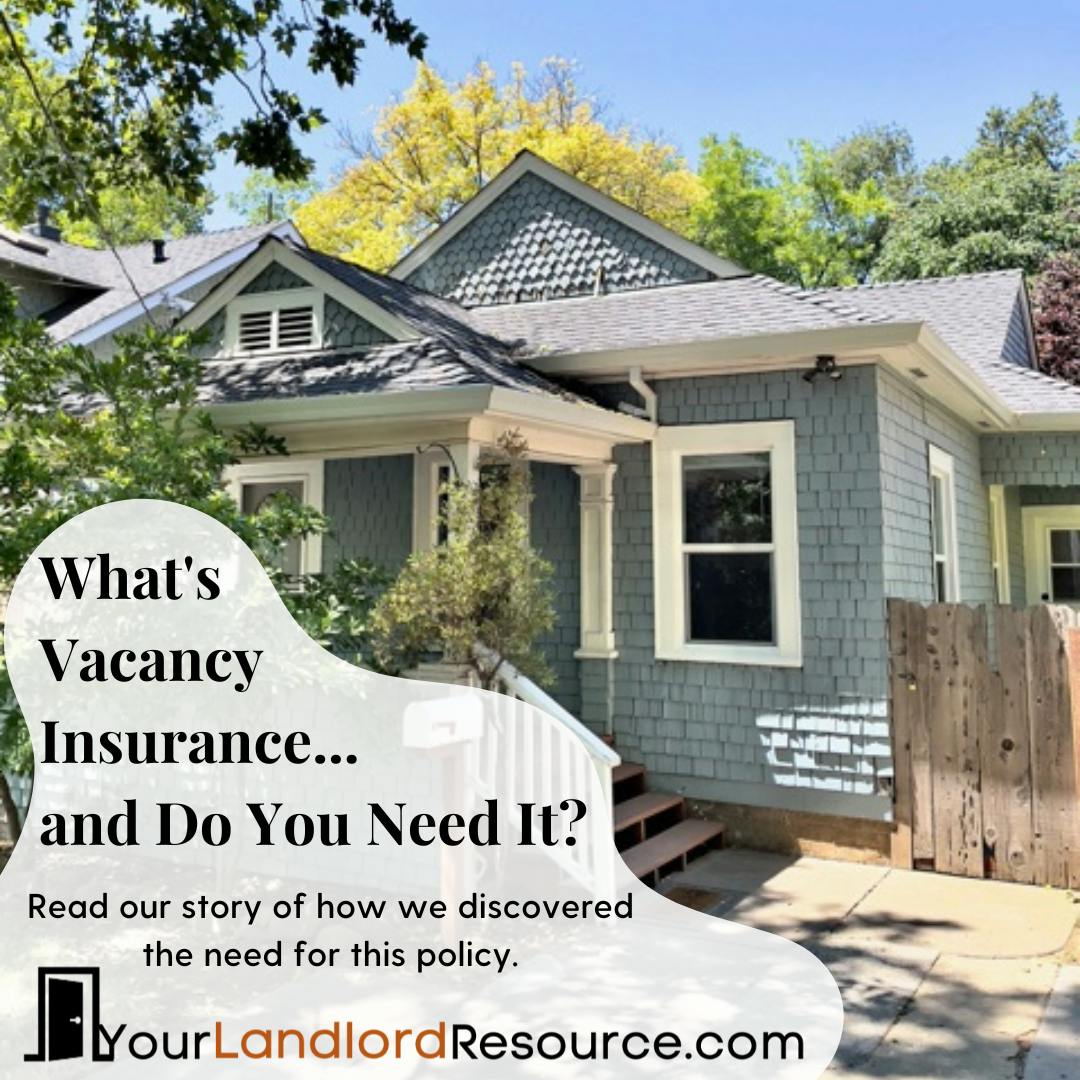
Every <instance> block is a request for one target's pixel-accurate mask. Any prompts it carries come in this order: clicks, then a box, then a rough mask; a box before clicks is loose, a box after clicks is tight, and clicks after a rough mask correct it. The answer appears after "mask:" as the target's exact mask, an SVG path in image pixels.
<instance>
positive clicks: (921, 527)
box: [878, 370, 994, 604]
mask: <svg viewBox="0 0 1080 1080" xmlns="http://www.w3.org/2000/svg"><path fill="white" fill-rule="evenodd" d="M878 385H879V388H880V392H879V395H878V413H879V430H880V445H881V490H882V511H883V520H884V524H885V545H884V557H883V562H884V579H885V595H886V596H896V597H901V598H902V599H906V600H917V601H920V602H922V603H927V602H929V601H931V600H932V599H933V554H932V550H931V538H930V473H929V461H928V454H929V446H930V444H933V445H935V446H937V447H939V448H940V449H942V450H944V451H945V452H946V453H948V454H950V455H952V457H953V461H954V469H955V476H954V482H955V490H956V518H957V521H956V525H957V528H956V532H957V541H958V548H959V551H958V554H959V572H960V599H961V600H962V601H964V602H965V603H970V604H986V603H992V602H993V600H994V582H993V572H992V569H991V562H990V509H989V501H988V496H987V491H986V486H985V484H984V483H983V479H982V476H981V472H982V470H981V467H980V451H979V438H978V436H977V435H976V434H975V433H974V432H973V431H972V430H971V428H969V427H968V426H967V425H966V424H965V423H964V422H963V421H962V420H959V419H958V418H957V417H955V416H953V415H952V414H951V413H949V412H947V411H946V410H945V409H942V408H941V407H940V406H938V405H936V404H935V403H934V402H932V401H930V400H929V399H928V398H926V397H925V396H923V395H922V394H921V393H919V391H918V390H916V389H915V387H914V386H912V385H911V384H909V383H905V382H902V381H901V380H900V379H898V378H897V377H896V376H895V375H893V374H892V373H891V372H889V371H884V370H881V371H879V373H878Z"/></svg>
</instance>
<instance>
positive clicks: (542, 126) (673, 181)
mask: <svg viewBox="0 0 1080 1080" xmlns="http://www.w3.org/2000/svg"><path fill="white" fill-rule="evenodd" d="M348 142H349V146H350V149H351V150H352V152H353V153H354V154H355V155H356V157H357V160H356V162H355V163H354V164H352V165H350V166H349V167H348V168H347V169H346V170H345V172H344V174H343V175H342V177H341V179H340V180H339V182H338V183H337V184H336V185H335V186H334V187H333V188H331V189H330V190H329V191H327V192H325V193H323V194H322V195H318V196H316V197H315V198H314V199H312V200H311V202H309V203H308V204H307V205H306V206H304V207H303V208H302V209H301V210H299V212H298V213H297V218H296V220H297V224H298V226H299V227H300V230H301V231H302V232H303V233H304V236H305V238H306V239H307V240H308V242H309V243H310V244H312V245H313V246H315V247H318V248H321V249H323V250H326V251H330V252H333V253H334V254H336V255H340V256H343V257H345V258H350V259H354V260H356V261H359V262H362V263H363V264H364V265H365V266H371V267H373V268H375V269H385V268H386V267H388V266H391V265H392V264H393V263H394V262H395V261H397V259H398V258H399V257H400V256H401V255H402V253H403V252H404V251H405V250H406V249H408V248H409V247H411V246H412V245H414V244H415V243H416V242H417V241H418V240H420V239H421V238H422V237H423V236H424V235H425V234H426V233H427V232H429V231H430V230H431V229H433V228H434V227H435V226H437V225H440V224H442V222H444V221H446V220H447V218H449V217H450V215H451V214H453V213H454V211H455V210H457V209H458V208H459V207H460V206H462V205H463V204H464V203H465V202H466V201H468V199H470V198H471V197H472V196H473V195H475V194H476V192H477V191H479V190H480V188H481V187H483V186H484V184H486V183H487V181H488V180H490V179H491V178H492V177H493V176H494V175H495V174H496V173H498V172H499V171H500V170H502V169H503V168H504V167H505V166H506V165H508V164H509V163H510V161H511V160H512V159H513V158H514V156H515V155H516V154H517V153H518V152H519V151H521V150H524V149H529V150H532V151H534V152H535V153H537V154H538V155H540V156H541V157H543V158H545V159H546V160H548V161H550V162H552V163H553V164H554V165H557V166H559V167H560V168H562V169H565V170H566V171H567V172H569V173H570V174H571V175H573V176H576V177H578V178H579V179H581V180H583V181H585V182H586V183H588V184H592V185H594V186H595V187H598V188H599V189H600V190H601V191H604V192H606V193H607V194H609V195H611V196H613V197H614V198H616V199H619V200H620V201H621V202H624V203H626V204H627V205H628V206H631V207H632V208H633V209H635V210H639V211H641V212H642V213H644V214H647V215H649V216H650V217H652V218H654V219H656V220H657V221H660V222H662V223H663V224H665V225H669V226H671V227H672V228H675V229H680V230H685V229H686V228H687V227H688V225H689V215H690V209H691V207H692V205H693V204H694V202H695V201H696V200H697V198H698V196H699V195H700V193H701V187H700V183H699V181H698V179H697V177H696V176H695V175H694V174H693V173H692V172H691V171H690V170H689V169H688V168H687V167H686V163H685V161H684V160H683V158H682V157H680V156H679V155H678V154H677V153H676V152H675V150H674V149H673V148H672V147H671V146H669V145H667V144H666V143H664V142H662V141H660V140H658V139H651V138H644V137H641V136H639V135H638V134H637V133H636V132H635V131H634V130H633V129H632V128H629V127H627V126H618V127H616V126H612V125H609V124H607V123H605V121H604V117H603V113H602V110H601V109H600V107H599V105H598V103H597V101H596V99H595V98H594V97H592V96H589V95H587V94H583V93H582V92H581V90H580V89H579V88H578V85H577V82H576V79H575V70H574V67H573V65H572V64H569V63H568V62H566V61H565V60H559V59H553V60H549V61H547V62H546V63H545V65H544V66H543V68H542V70H541V73H540V76H539V78H537V79H530V78H529V77H528V75H527V73H526V71H525V69H524V68H523V67H522V66H521V65H520V64H515V65H514V67H513V69H512V72H511V76H510V79H509V81H508V82H506V83H504V84H502V85H500V84H499V81H498V78H497V76H496V74H495V72H494V71H493V70H492V68H491V67H489V66H488V65H487V64H478V65H477V66H476V67H475V68H474V69H473V70H472V71H471V72H469V74H468V75H466V76H465V78H464V79H462V80H460V81H459V82H449V81H447V80H446V79H444V78H443V77H442V76H440V75H439V74H438V73H436V72H435V71H434V70H433V69H432V68H431V67H429V66H428V65H426V64H422V65H420V67H419V68H418V70H417V74H416V79H415V80H414V82H413V84H412V86H411V87H410V88H409V89H408V90H407V91H406V93H405V95H404V97H402V98H401V99H400V100H398V101H395V102H393V103H391V104H390V105H388V106H386V107H385V108H384V109H383V110H382V111H381V113H380V114H379V117H378V120H377V122H376V124H375V126H374V130H373V133H372V135H371V136H370V138H366V139H356V138H353V137H349V138H348Z"/></svg>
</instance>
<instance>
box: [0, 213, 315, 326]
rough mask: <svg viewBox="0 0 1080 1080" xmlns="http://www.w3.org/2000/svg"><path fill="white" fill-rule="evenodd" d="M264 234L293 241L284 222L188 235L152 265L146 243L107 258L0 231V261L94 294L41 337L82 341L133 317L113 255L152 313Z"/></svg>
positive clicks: (137, 309)
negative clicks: (168, 294) (170, 293)
mask: <svg viewBox="0 0 1080 1080" xmlns="http://www.w3.org/2000/svg"><path fill="white" fill-rule="evenodd" d="M269 234H280V235H287V236H296V235H297V234H296V231H295V229H294V228H293V226H292V225H291V224H290V223H288V222H282V221H276V222H271V223H269V224H266V225H248V226H243V227H241V228H237V229H224V230H221V231H219V232H207V233H195V234H193V235H191V236H183V237H177V238H174V239H170V240H167V241H166V244H165V252H166V258H165V261H164V262H161V263H155V262H154V252H153V245H152V244H151V243H150V242H149V241H147V242H145V243H142V244H131V245H125V246H123V247H119V248H117V249H116V254H114V253H113V252H112V251H109V250H103V249H99V248H86V247H80V246H79V245H77V244H65V243H61V242H58V241H55V240H46V239H43V238H41V237H38V236H25V237H24V236H23V234H20V233H11V232H7V231H4V232H0V261H2V262H7V263H9V264H11V265H13V266H18V267H20V268H23V269H26V270H31V271H35V272H37V273H40V274H43V275H47V276H48V277H50V278H53V279H55V280H59V281H68V282H74V283H79V284H81V285H88V286H92V287H93V288H95V289H98V290H101V292H100V293H99V294H98V295H97V296H94V297H93V298H92V299H90V300H88V301H87V302H86V303H84V304H80V305H79V306H77V307H76V308H75V309H74V310H73V311H69V312H67V313H66V314H63V315H62V317H60V318H56V319H54V320H53V321H51V323H50V326H49V332H50V333H51V334H52V335H53V337H55V338H56V339H57V340H64V341H75V342H82V343H85V342H88V341H92V340H95V339H96V338H97V337H100V336H103V335H104V334H106V333H109V332H111V331H112V330H113V329H116V326H114V325H113V324H114V323H117V322H118V321H119V322H120V324H121V325H123V323H126V322H130V321H132V320H134V319H137V318H138V317H139V315H140V314H141V310H142V306H141V304H140V302H139V298H138V296H137V295H136V293H135V292H134V290H133V289H132V288H131V284H130V282H129V281H128V280H127V276H125V274H124V270H123V269H122V268H121V266H120V263H119V262H118V260H117V255H119V258H120V260H122V261H123V266H124V268H126V270H127V274H128V275H130V277H131V278H132V279H133V280H134V282H135V284H136V285H137V286H138V288H139V291H140V292H141V293H142V295H143V297H144V298H146V299H147V300H148V303H149V306H150V307H151V308H152V307H154V306H156V305H157V304H158V303H160V302H161V298H162V297H161V295H160V294H161V293H162V292H163V291H167V290H169V289H176V290H177V291H180V290H183V289H189V288H191V287H193V286H195V285H197V284H198V283H199V282H200V281H203V280H205V279H206V278H208V277H211V276H213V275H214V274H216V273H220V272H221V271H222V270H224V269H227V267H228V266H229V265H231V264H232V263H234V262H236V261H238V260H240V259H242V258H244V256H245V255H246V254H248V252H249V251H250V250H253V247H252V245H254V244H257V243H258V241H259V240H261V239H262V238H263V237H265V236H267V235H269ZM118 317H119V320H118ZM103 327H104V328H103Z"/></svg>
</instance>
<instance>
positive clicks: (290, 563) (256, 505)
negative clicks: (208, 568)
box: [240, 480, 304, 577]
mask: <svg viewBox="0 0 1080 1080" xmlns="http://www.w3.org/2000/svg"><path fill="white" fill-rule="evenodd" d="M279 492H284V493H285V494H287V495H291V496H292V497H293V498H294V499H296V501H297V502H303V499H304V482H303V481H302V480H266V481H259V482H255V483H245V484H244V485H243V487H242V489H241V493H240V508H241V510H242V511H243V512H244V513H245V514H257V513H259V512H260V511H261V510H262V509H263V507H264V506H265V505H266V502H267V500H268V499H270V498H272V497H273V496H274V495H277V494H278V493H279ZM300 543H301V541H300V537H298V536H294V537H292V538H291V539H290V540H289V541H288V542H287V543H286V544H285V546H284V548H283V549H282V551H281V555H280V557H279V559H278V566H279V567H280V568H281V569H282V570H283V571H284V572H285V573H286V574H287V575H288V576H289V577H299V576H300V571H301V561H300Z"/></svg>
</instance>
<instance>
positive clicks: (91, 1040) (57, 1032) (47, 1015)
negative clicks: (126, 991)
mask: <svg viewBox="0 0 1080 1080" xmlns="http://www.w3.org/2000/svg"><path fill="white" fill-rule="evenodd" d="M100 1024H101V972H100V969H99V968H96V967H83V968H78V967H46V968H38V1001H37V1028H38V1048H37V1050H36V1051H35V1052H34V1053H33V1054H25V1055H24V1056H23V1059H24V1060H25V1061H67V1060H70V1059H71V1058H89V1059H90V1060H92V1061H112V1060H113V1056H112V1053H111V1051H108V1052H106V1051H104V1050H103V1049H102V1040H101V1028H100Z"/></svg>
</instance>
